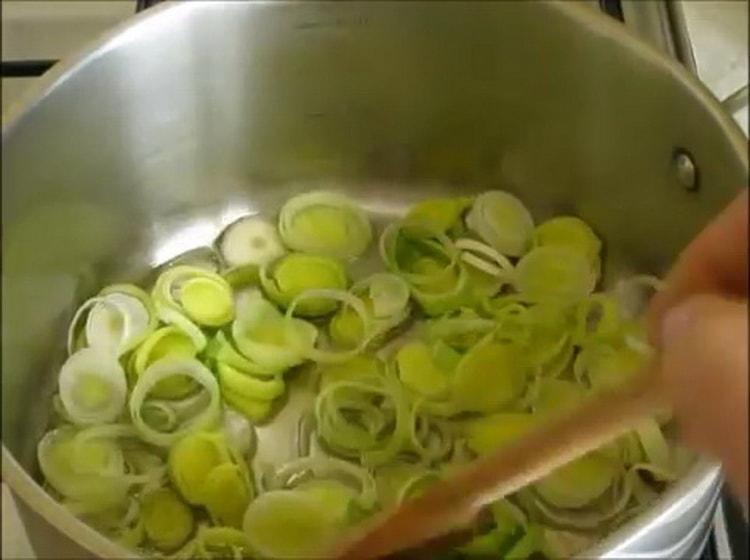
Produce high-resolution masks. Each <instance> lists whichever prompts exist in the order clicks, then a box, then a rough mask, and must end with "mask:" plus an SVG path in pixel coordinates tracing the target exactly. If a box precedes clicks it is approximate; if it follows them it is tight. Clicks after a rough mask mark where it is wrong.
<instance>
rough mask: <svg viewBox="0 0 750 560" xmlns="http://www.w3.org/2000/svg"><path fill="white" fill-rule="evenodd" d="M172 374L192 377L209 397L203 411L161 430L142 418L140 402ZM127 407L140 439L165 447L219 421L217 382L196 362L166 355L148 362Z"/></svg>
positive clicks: (208, 371)
mask: <svg viewBox="0 0 750 560" xmlns="http://www.w3.org/2000/svg"><path fill="white" fill-rule="evenodd" d="M174 375H186V376H188V377H191V378H192V379H194V380H195V381H196V382H197V383H198V384H200V385H202V386H203V388H204V389H205V390H206V391H207V392H208V394H209V399H210V400H209V402H208V404H207V405H206V407H205V408H204V409H203V410H202V411H200V412H198V413H197V414H195V416H193V417H192V418H190V419H189V420H188V421H186V422H184V423H183V424H182V426H181V427H180V428H178V429H176V430H174V431H171V432H161V431H158V430H155V429H154V428H152V427H151V426H149V425H148V424H147V423H146V422H145V421H144V419H143V416H142V404H143V402H144V401H145V400H146V397H147V396H148V394H149V393H150V391H151V389H153V387H154V386H155V385H156V384H157V383H159V382H160V381H162V380H163V379H167V378H169V377H171V376H174ZM129 408H130V417H131V418H132V420H133V425H134V426H135V428H136V430H138V433H139V434H140V436H141V438H142V439H143V440H144V441H147V442H149V443H151V444H153V445H157V446H161V447H168V446H170V445H171V444H173V443H174V442H176V441H177V440H178V439H180V438H181V437H183V436H184V435H185V434H187V433H190V432H192V431H195V430H199V429H202V428H206V427H209V426H211V425H213V424H215V423H216V422H217V421H218V420H219V416H220V414H221V408H220V391H219V385H218V383H217V381H216V378H215V377H214V375H213V374H212V373H211V371H210V370H208V369H207V368H206V367H205V366H204V365H203V364H201V363H200V362H199V361H197V360H193V359H190V358H172V357H169V356H168V357H166V358H162V359H161V360H158V361H156V362H154V363H153V364H151V366H149V367H148V368H147V369H146V371H144V372H143V374H142V375H141V376H140V377H139V378H138V381H137V382H136V384H135V386H134V387H133V391H132V392H131V394H130V403H129Z"/></svg>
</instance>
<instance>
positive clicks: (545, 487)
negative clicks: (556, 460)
mask: <svg viewBox="0 0 750 560" xmlns="http://www.w3.org/2000/svg"><path fill="white" fill-rule="evenodd" d="M618 474H619V468H618V465H617V463H614V462H613V461H612V460H610V459H609V458H608V457H605V456H604V455H601V454H599V453H596V452H592V453H589V454H588V455H584V456H583V457H581V458H580V459H576V460H575V461H573V462H571V463H568V464H567V465H565V466H563V467H560V468H559V469H557V470H555V471H554V472H553V473H552V474H549V475H547V476H546V477H544V478H543V479H541V480H540V481H538V482H536V483H535V484H534V489H535V490H536V491H537V492H538V493H539V495H540V496H541V497H542V498H543V499H544V500H546V501H547V502H548V503H550V504H552V505H554V506H556V507H560V508H580V507H583V506H585V505H586V504H588V503H590V502H592V501H593V500H595V499H596V498H598V497H599V496H601V495H602V494H604V492H605V491H606V490H607V489H608V488H609V487H610V486H611V485H612V482H613V481H614V479H615V477H616V476H617V475H618Z"/></svg>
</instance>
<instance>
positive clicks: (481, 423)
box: [464, 412, 538, 455]
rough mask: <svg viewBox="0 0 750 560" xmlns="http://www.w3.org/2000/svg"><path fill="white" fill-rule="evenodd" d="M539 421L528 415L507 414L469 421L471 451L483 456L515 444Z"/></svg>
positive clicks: (467, 441) (468, 437)
mask: <svg viewBox="0 0 750 560" xmlns="http://www.w3.org/2000/svg"><path fill="white" fill-rule="evenodd" d="M537 423H538V419H537V418H536V417H535V416H534V415H532V414H528V413H521V412H517V413H516V412H505V413H497V414H492V415H488V416H483V417H481V418H477V419H476V420H469V421H467V422H466V423H465V425H464V433H465V434H466V443H467V445H468V446H469V449H471V450H472V451H474V452H475V453H478V454H480V455H483V454H485V453H489V452H491V451H495V450H496V449H500V448H501V447H504V446H506V445H508V444H510V443H513V442H514V441H516V440H517V439H519V438H520V437H522V436H523V435H525V434H526V433H528V432H529V431H531V430H532V429H533V428H534V427H535V426H537Z"/></svg>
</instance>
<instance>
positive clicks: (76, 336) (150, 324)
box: [68, 284, 156, 356]
mask: <svg viewBox="0 0 750 560" xmlns="http://www.w3.org/2000/svg"><path fill="white" fill-rule="evenodd" d="M84 317H85V318H86V321H85V324H84V327H83V333H82V334H81V333H80V332H79V324H80V323H81V321H82V320H83V318H84ZM155 327H156V312H155V310H154V307H153V305H152V303H151V299H150V298H149V296H148V294H147V293H146V292H144V291H143V290H141V289H140V288H138V287H137V286H133V285H131V284H116V285H113V286H109V287H108V288H106V289H104V290H102V292H101V293H100V294H99V295H98V296H95V297H93V298H91V299H89V300H87V301H85V302H84V303H83V305H81V307H79V308H78V310H77V311H76V313H75V315H74V316H73V320H72V321H71V323H70V327H69V328H68V354H73V353H74V352H75V351H76V349H77V343H79V342H83V343H84V345H85V346H90V347H93V348H101V349H102V350H105V351H107V352H109V353H112V354H114V355H115V356H121V355H122V354H124V353H126V352H128V351H129V350H132V349H133V348H135V347H136V346H137V345H138V344H140V343H141V342H142V341H143V339H145V338H146V337H147V336H148V335H149V334H150V333H151V332H152V331H153V330H154V328H155Z"/></svg>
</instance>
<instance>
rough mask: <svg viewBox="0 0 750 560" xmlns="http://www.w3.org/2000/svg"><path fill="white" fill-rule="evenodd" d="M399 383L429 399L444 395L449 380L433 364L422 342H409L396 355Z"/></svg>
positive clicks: (430, 355)
mask: <svg viewBox="0 0 750 560" xmlns="http://www.w3.org/2000/svg"><path fill="white" fill-rule="evenodd" d="M396 363H397V364H398V375H399V378H400V379H401V382H402V383H403V384H404V385H406V386H407V387H409V388H410V389H411V390H413V391H415V392H416V393H417V394H420V395H424V396H425V397H429V398H441V397H443V396H445V395H446V393H447V392H448V388H449V381H450V378H449V377H448V375H447V374H446V372H445V371H443V370H441V369H440V368H438V367H437V366H436V365H435V363H434V362H433V356H432V352H431V350H430V348H429V347H428V346H427V345H426V344H424V343H423V342H418V341H417V342H410V343H408V344H405V345H404V346H402V347H401V349H400V350H399V351H398V354H396Z"/></svg>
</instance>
